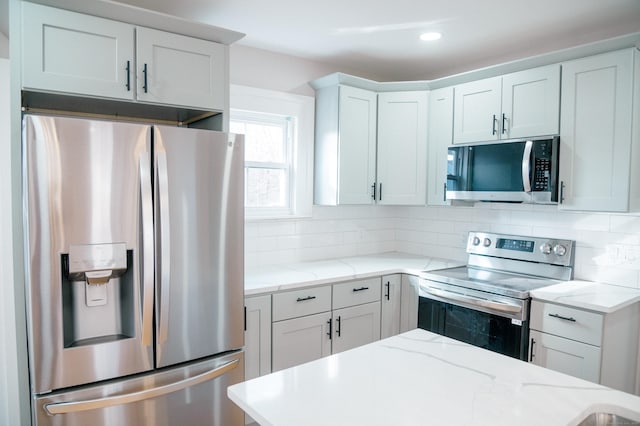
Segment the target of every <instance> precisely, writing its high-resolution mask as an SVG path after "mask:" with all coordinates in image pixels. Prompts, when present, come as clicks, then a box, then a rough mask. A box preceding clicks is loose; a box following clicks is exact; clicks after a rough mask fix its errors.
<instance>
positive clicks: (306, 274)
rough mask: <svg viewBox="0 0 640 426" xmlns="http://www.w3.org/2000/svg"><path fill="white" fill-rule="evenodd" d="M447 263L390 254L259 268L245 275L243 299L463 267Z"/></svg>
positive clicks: (447, 261) (419, 257) (249, 269)
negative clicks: (359, 280)
mask: <svg viewBox="0 0 640 426" xmlns="http://www.w3.org/2000/svg"><path fill="white" fill-rule="evenodd" d="M464 264H465V262H459V261H454V260H448V259H438V258H430V257H425V256H416V255H412V254H406V253H400V252H390V253H382V254H374V255H367V256H354V257H345V258H341V259H331V260H320V261H315V262H300V263H293V264H285V265H274V266H262V267H255V268H251V267H248V268H247V269H246V271H245V283H244V292H245V296H253V295H259V294H267V293H274V292H277V291H282V290H291V289H295V288H300V287H306V286H313V285H320V284H327V283H335V282H339V281H347V280H353V279H360V278H370V277H376V276H381V275H388V274H398V273H406V274H413V275H418V274H419V273H420V272H421V271H425V270H434V269H442V268H450V267H454V266H460V265H464Z"/></svg>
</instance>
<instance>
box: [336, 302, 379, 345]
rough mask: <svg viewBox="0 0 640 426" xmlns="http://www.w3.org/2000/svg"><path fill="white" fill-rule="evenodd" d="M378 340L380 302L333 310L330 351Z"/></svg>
mask: <svg viewBox="0 0 640 426" xmlns="http://www.w3.org/2000/svg"><path fill="white" fill-rule="evenodd" d="M376 340H380V302H374V303H367V304H365V305H358V306H352V307H350V308H344V309H338V310H336V311H333V345H332V353H334V354H335V353H338V352H342V351H346V350H347V349H352V348H355V347H358V346H362V345H366V344H367V343H371V342H375V341H376Z"/></svg>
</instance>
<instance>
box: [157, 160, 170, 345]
mask: <svg viewBox="0 0 640 426" xmlns="http://www.w3.org/2000/svg"><path fill="white" fill-rule="evenodd" d="M157 166H158V198H159V206H160V221H159V222H160V330H159V333H158V334H159V341H160V343H164V342H166V341H167V337H168V334H169V291H170V288H171V270H170V266H171V265H170V263H171V248H170V229H171V228H170V227H171V222H170V220H169V177H168V173H167V154H166V153H165V152H162V151H161V152H158V164H157Z"/></svg>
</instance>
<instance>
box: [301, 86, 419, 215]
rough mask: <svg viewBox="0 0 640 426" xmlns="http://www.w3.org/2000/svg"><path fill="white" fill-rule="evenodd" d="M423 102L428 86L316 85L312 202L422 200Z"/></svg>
mask: <svg viewBox="0 0 640 426" xmlns="http://www.w3.org/2000/svg"><path fill="white" fill-rule="evenodd" d="M427 103H428V93H427V92H426V91H406V92H385V93H380V94H377V93H376V92H373V91H370V90H365V89H360V88H356V87H352V86H346V85H337V84H336V85H331V86H328V87H322V88H319V89H317V90H316V139H315V168H314V173H315V182H314V202H315V204H321V205H338V204H374V203H379V204H393V205H420V204H425V202H426V192H427V191H426V164H427ZM376 159H377V161H376Z"/></svg>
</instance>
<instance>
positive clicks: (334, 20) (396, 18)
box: [0, 0, 640, 81]
mask: <svg viewBox="0 0 640 426" xmlns="http://www.w3.org/2000/svg"><path fill="white" fill-rule="evenodd" d="M119 1H120V2H122V3H128V4H133V5H136V6H139V7H143V8H146V9H151V10H156V11H160V12H164V13H168V14H170V15H175V16H180V17H183V18H186V19H191V20H195V21H200V22H204V23H208V24H211V25H215V26H219V27H224V28H228V29H232V30H235V31H239V32H242V33H245V34H246V37H245V38H243V39H242V40H240V41H239V42H238V43H240V44H243V45H246V46H251V47H256V48H260V49H265V50H269V51H274V52H280V53H285V54H289V55H293V56H298V57H302V58H306V59H309V60H314V61H320V62H325V63H328V64H332V65H334V66H336V68H337V69H340V70H348V71H350V72H352V73H353V72H357V71H360V72H362V74H364V75H367V76H375V78H376V79H378V80H380V81H399V80H417V79H418V80H419V79H433V78H437V77H442V76H445V75H451V74H455V73H459V72H463V71H468V70H471V69H476V68H481V67H484V66H488V65H492V64H496V63H500V62H507V61H511V60H515V59H519V58H523V57H527V56H533V55H537V54H541V53H545V52H549V51H553V50H559V49H563V48H566V47H571V46H575V45H579V44H585V43H589V42H592V41H596V40H601V39H606V38H611V37H616V36H619V35H623V34H629V33H633V32H640V0H506V1H505V0H393V1H376V0H373V1H372V0H323V1H316V2H310V1H305V0H270V1H266V0H180V1H177V0H119ZM5 2H6V0H1V1H0V4H2V3H4V4H5V5H6V3H5ZM5 10H6V9H5ZM0 12H2V10H0ZM2 15H4V18H0V31H3V27H4V28H5V29H4V31H6V14H5V13H0V16H2ZM2 21H5V22H2ZM431 30H435V31H439V32H441V33H442V34H443V37H442V39H441V40H439V41H437V42H431V43H426V42H422V41H420V40H419V39H418V36H419V35H420V34H421V33H422V32H424V31H431Z"/></svg>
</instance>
